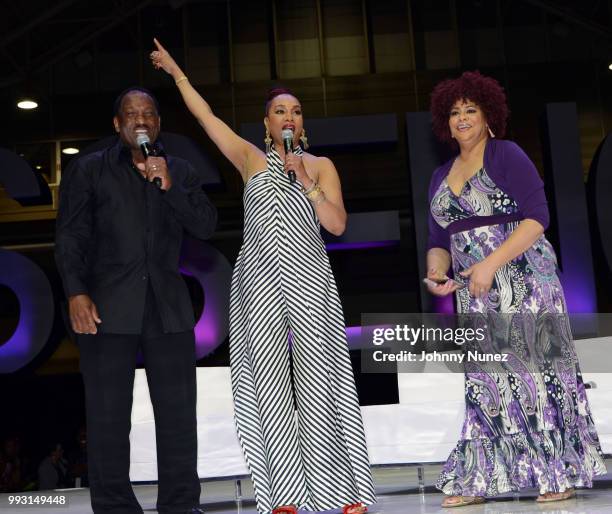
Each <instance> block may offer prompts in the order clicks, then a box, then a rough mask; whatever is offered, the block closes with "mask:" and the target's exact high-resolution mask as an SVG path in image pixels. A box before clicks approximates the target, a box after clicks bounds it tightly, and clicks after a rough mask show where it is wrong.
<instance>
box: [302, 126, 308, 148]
mask: <svg viewBox="0 0 612 514" xmlns="http://www.w3.org/2000/svg"><path fill="white" fill-rule="evenodd" d="M300 141H301V142H302V147H303V148H304V150H308V147H309V146H310V145H309V144H308V138H307V137H306V129H302V135H301V136H300Z"/></svg>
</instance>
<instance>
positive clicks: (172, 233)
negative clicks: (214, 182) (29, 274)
mask: <svg viewBox="0 0 612 514" xmlns="http://www.w3.org/2000/svg"><path fill="white" fill-rule="evenodd" d="M167 162H168V170H169V174H170V177H171V179H172V186H171V187H170V189H169V190H168V191H165V192H163V191H160V190H158V189H157V187H156V186H155V185H154V184H152V183H150V182H148V181H147V180H146V179H145V178H144V177H143V176H142V175H141V174H140V172H139V171H138V170H137V169H136V168H135V167H134V166H133V164H132V158H131V153H130V151H129V149H128V148H127V147H125V146H124V145H123V144H122V143H121V141H119V142H118V143H117V144H116V145H115V146H113V147H111V148H108V149H106V150H103V151H100V152H96V153H92V154H89V155H86V156H83V157H81V158H80V159H79V160H78V161H77V162H76V164H75V165H74V166H70V167H69V168H68V170H67V171H66V173H65V175H64V176H63V177H62V181H61V185H60V204H59V211H58V216H57V228H56V249H55V257H56V262H57V266H58V270H59V272H60V275H61V277H62V281H63V283H64V290H65V292H66V296H68V297H70V296H74V295H77V294H88V295H89V296H90V297H91V298H92V300H93V302H94V303H95V304H96V307H97V309H98V313H99V314H100V318H101V319H102V323H101V324H100V325H99V326H98V330H99V331H100V332H105V333H117V334H138V333H140V332H141V328H142V319H143V309H144V303H145V298H146V292H147V287H149V282H150V285H151V288H152V290H153V293H154V296H155V300H156V304H157V308H158V311H159V314H160V317H161V322H162V325H163V328H164V331H165V332H182V331H185V330H190V329H192V328H193V326H194V318H193V308H192V305H191V301H190V298H189V293H188V291H187V287H186V285H185V282H184V280H183V278H182V277H181V275H180V273H179V253H180V249H181V242H182V237H183V230H187V232H189V233H190V234H192V235H193V236H195V237H197V238H201V239H205V238H208V237H210V236H211V234H212V233H213V231H214V228H215V225H216V219H217V212H216V209H215V208H214V206H213V205H212V204H211V203H210V200H209V199H208V197H207V196H206V194H205V193H204V191H203V190H202V181H201V179H200V177H199V176H198V174H197V172H196V171H195V170H194V168H193V167H192V166H191V165H190V164H189V163H188V162H187V161H185V160H183V159H180V158H178V157H172V156H168V157H167Z"/></svg>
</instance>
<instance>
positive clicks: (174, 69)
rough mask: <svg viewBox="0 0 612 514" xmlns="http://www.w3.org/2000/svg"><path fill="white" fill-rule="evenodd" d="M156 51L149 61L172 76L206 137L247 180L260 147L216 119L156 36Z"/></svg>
mask: <svg viewBox="0 0 612 514" xmlns="http://www.w3.org/2000/svg"><path fill="white" fill-rule="evenodd" d="M153 42H154V43H155V46H156V47H157V50H155V51H153V52H151V55H150V57H151V61H152V63H153V66H155V68H157V69H159V68H162V69H163V70H164V71H165V72H166V73H168V74H169V75H171V76H172V78H173V79H174V81H175V82H176V85H177V87H178V89H179V91H180V93H181V95H182V96H183V100H184V102H185V105H186V106H187V108H188V109H189V111H190V112H191V114H193V115H194V116H195V118H196V119H197V120H198V123H199V124H200V125H201V126H202V128H203V129H204V131H205V132H206V134H207V135H208V137H210V139H212V141H213V143H215V145H217V148H219V150H221V153H222V154H223V155H225V157H227V158H228V159H229V161H230V162H231V163H232V164H233V165H234V167H235V168H236V169H237V170H238V171H239V172H240V174H241V175H242V178H243V180H245V181H246V179H247V175H248V171H249V159H250V158H251V157H253V156H255V155H257V154H258V153H261V150H259V148H257V147H256V146H255V145H253V144H251V143H249V142H248V141H246V140H245V139H243V138H241V137H240V136H238V135H237V134H236V133H235V132H234V131H233V130H232V129H231V128H230V127H228V126H227V124H226V123H225V122H223V121H222V120H221V119H219V118H217V116H215V114H214V113H213V112H212V109H211V108H210V105H208V102H206V100H204V98H202V96H201V95H200V93H198V92H197V91H196V89H195V88H194V87H193V86H192V85H191V84H190V83H189V80H188V79H187V77H186V76H185V74H184V73H183V70H181V68H180V67H179V65H178V64H176V62H175V60H174V59H173V58H172V56H171V55H170V54H169V53H168V51H167V50H166V49H165V48H164V47H163V46H162V45H161V44H160V42H159V41H157V39H153Z"/></svg>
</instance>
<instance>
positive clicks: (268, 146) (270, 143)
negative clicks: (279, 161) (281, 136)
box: [264, 127, 272, 153]
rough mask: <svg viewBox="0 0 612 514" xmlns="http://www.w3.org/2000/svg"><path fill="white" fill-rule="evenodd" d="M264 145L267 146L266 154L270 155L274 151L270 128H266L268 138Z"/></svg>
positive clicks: (265, 139)
mask: <svg viewBox="0 0 612 514" xmlns="http://www.w3.org/2000/svg"><path fill="white" fill-rule="evenodd" d="M264 143H265V144H266V153H270V150H271V149H272V138H271V137H270V131H269V130H268V127H266V137H265V138H264Z"/></svg>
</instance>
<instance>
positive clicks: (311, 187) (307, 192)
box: [302, 180, 318, 196]
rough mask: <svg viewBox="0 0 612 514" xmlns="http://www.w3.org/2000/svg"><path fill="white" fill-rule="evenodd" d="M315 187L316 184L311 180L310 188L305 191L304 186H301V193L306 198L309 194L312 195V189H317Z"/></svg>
mask: <svg viewBox="0 0 612 514" xmlns="http://www.w3.org/2000/svg"><path fill="white" fill-rule="evenodd" d="M317 185H318V183H317V182H315V181H314V180H313V181H312V184H311V186H310V187H309V188H308V189H306V188H305V187H304V186H302V193H304V194H305V195H306V196H308V195H309V194H310V193H312V192H313V191H314V188H315V187H317Z"/></svg>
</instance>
